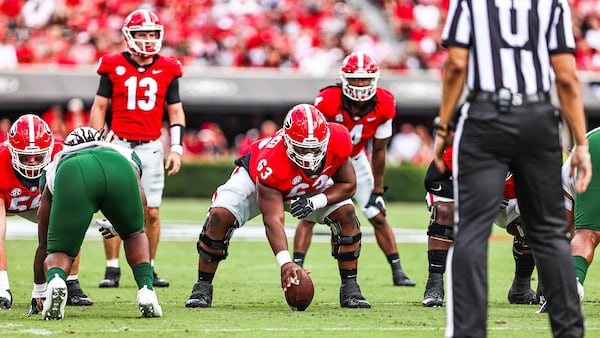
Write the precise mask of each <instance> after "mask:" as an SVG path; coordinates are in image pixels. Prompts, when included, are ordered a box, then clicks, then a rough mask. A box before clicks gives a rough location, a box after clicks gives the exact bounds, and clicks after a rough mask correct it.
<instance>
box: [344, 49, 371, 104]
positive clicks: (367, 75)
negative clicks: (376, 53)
mask: <svg viewBox="0 0 600 338" xmlns="http://www.w3.org/2000/svg"><path fill="white" fill-rule="evenodd" d="M340 79H341V80H342V92H343V93H344V95H346V97H348V98H350V99H351V100H354V101H359V102H360V101H368V100H370V99H371V98H372V97H373V96H375V94H376V93H377V81H378V80H379V66H377V63H376V62H375V59H373V58H372V57H371V56H369V55H368V54H366V53H364V52H354V53H352V54H350V55H348V56H347V57H346V58H345V59H344V61H343V62H342V66H341V67H340ZM350 79H369V83H368V84H367V85H366V86H356V85H351V84H350Z"/></svg>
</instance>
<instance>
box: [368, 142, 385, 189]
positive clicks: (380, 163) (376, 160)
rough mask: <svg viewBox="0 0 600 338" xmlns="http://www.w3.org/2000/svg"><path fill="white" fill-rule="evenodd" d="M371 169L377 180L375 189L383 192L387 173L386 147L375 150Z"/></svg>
mask: <svg viewBox="0 0 600 338" xmlns="http://www.w3.org/2000/svg"><path fill="white" fill-rule="evenodd" d="M371 169H372V170H373V178H374V180H375V184H374V186H373V191H375V192H381V191H383V176H384V174H385V149H383V150H378V151H373V156H372V159H371Z"/></svg>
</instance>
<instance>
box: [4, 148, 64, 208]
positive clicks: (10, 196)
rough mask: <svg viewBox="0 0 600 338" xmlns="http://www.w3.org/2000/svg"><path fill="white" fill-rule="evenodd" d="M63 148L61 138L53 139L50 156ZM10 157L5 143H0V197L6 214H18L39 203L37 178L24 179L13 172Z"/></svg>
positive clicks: (39, 192) (38, 182)
mask: <svg viewBox="0 0 600 338" xmlns="http://www.w3.org/2000/svg"><path fill="white" fill-rule="evenodd" d="M62 148H63V143H62V141H61V140H58V139H54V148H53V149H52V158H54V155H56V153H58V152H59V151H60V150H62ZM11 160H12V157H11V155H10V150H9V149H8V146H7V145H6V144H0V198H2V200H3V201H4V207H5V209H6V213H7V214H19V213H22V212H26V211H29V210H34V209H36V208H37V207H38V206H39V204H40V196H41V191H40V190H41V189H43V187H40V186H39V184H40V180H39V178H37V179H34V180H26V179H25V178H23V177H21V176H19V174H18V173H16V172H15V170H14V169H13V166H12V162H11Z"/></svg>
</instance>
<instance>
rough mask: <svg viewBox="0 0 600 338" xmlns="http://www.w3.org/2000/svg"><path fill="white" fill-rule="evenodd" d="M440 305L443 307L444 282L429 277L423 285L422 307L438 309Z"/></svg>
mask: <svg viewBox="0 0 600 338" xmlns="http://www.w3.org/2000/svg"><path fill="white" fill-rule="evenodd" d="M442 305H444V280H443V279H439V278H431V277H430V278H429V279H427V285H425V293H424V294H423V306H426V307H440V306H442Z"/></svg>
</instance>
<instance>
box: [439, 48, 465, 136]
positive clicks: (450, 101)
mask: <svg viewBox="0 0 600 338" xmlns="http://www.w3.org/2000/svg"><path fill="white" fill-rule="evenodd" d="M468 56H469V51H468V50H467V49H463V48H458V47H451V48H449V49H448V59H447V60H446V63H445V64H444V76H443V87H442V88H443V89H442V100H441V102H440V111H439V117H440V120H439V125H442V126H447V125H448V124H449V123H450V122H451V121H452V119H453V117H454V111H455V109H456V106H457V104H458V100H459V99H460V96H461V94H462V91H463V88H464V86H465V79H466V75H467V61H468Z"/></svg>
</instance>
